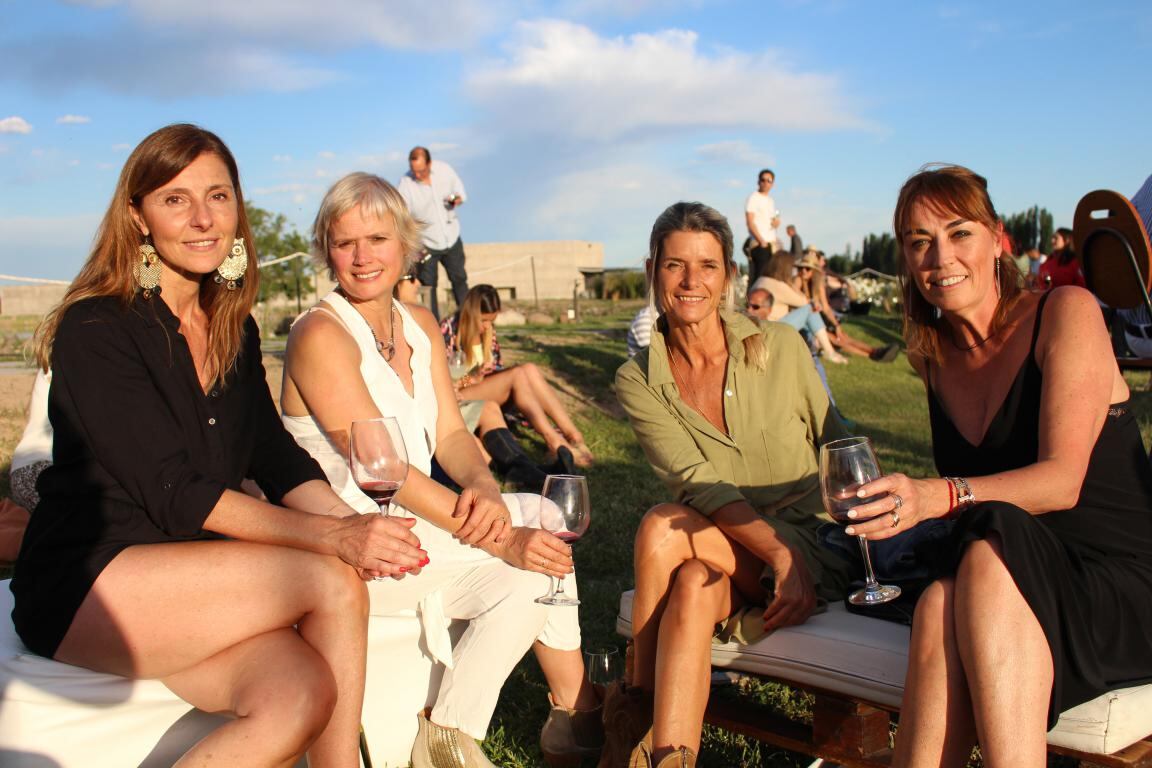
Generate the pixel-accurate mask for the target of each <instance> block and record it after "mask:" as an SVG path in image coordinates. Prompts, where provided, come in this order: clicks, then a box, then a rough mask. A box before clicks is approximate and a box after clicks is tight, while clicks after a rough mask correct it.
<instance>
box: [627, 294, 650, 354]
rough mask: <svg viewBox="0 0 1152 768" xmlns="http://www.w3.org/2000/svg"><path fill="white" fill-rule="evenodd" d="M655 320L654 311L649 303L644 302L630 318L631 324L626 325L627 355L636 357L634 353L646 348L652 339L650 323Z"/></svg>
mask: <svg viewBox="0 0 1152 768" xmlns="http://www.w3.org/2000/svg"><path fill="white" fill-rule="evenodd" d="M655 320H656V313H655V312H653V311H652V305H651V304H645V305H644V306H643V307H641V308H640V311H639V312H637V313H636V317H634V318H632V325H630V326H629V327H628V340H627V344H628V357H636V353H637V352H639V351H640V350H642V349H647V348H648V342H649V341H650V340H651V339H652V323H653V322H654V321H655Z"/></svg>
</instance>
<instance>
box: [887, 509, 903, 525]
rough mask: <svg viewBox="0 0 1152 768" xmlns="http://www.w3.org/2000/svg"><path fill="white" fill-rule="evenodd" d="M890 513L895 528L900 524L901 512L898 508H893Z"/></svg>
mask: <svg viewBox="0 0 1152 768" xmlns="http://www.w3.org/2000/svg"><path fill="white" fill-rule="evenodd" d="M888 514H890V515H892V527H893V528H895V527H896V526H898V525H900V513H899V512H897V511H896V510H892V511H891V512H889V513H888Z"/></svg>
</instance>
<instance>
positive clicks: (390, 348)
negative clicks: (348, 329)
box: [361, 304, 396, 363]
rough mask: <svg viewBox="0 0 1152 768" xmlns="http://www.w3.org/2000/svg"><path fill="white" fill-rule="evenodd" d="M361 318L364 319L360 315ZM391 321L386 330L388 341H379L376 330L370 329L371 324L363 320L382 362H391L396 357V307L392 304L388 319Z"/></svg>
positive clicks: (365, 319)
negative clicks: (381, 356)
mask: <svg viewBox="0 0 1152 768" xmlns="http://www.w3.org/2000/svg"><path fill="white" fill-rule="evenodd" d="M361 317H364V316H363V315H361ZM389 319H390V320H391V321H392V327H391V328H390V329H389V330H388V341H387V342H383V341H380V337H378V336H377V335H376V329H375V328H373V327H372V323H368V318H366V317H365V318H364V322H365V323H368V330H369V331H371V332H372V341H374V342H376V351H377V352H379V353H380V354H381V355H383V357H384V362H386V363H390V362H392V358H394V357H396V305H395V304H392V312H391V316H390V318H389Z"/></svg>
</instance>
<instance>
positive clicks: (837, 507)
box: [824, 491, 888, 523]
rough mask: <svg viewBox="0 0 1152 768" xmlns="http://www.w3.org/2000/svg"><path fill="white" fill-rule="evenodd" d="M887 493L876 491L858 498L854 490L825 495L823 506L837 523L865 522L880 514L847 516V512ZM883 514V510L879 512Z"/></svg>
mask: <svg viewBox="0 0 1152 768" xmlns="http://www.w3.org/2000/svg"><path fill="white" fill-rule="evenodd" d="M887 495H888V494H886V493H877V494H875V495H872V496H868V497H866V498H863V499H861V498H859V497H857V496H856V492H855V491H849V492H848V493H847V494H846V495H844V496H827V497H825V499H824V508H825V509H827V510H828V514H829V515H830V516H831V517H832V519H833V520H835V521H836V522H838V523H866V522H868V521H869V520H874V519H876V518H877V517H879V516H880V515H873V516H872V517H848V512H849V511H850V510H852V509H855V508H856V507H858V506H860V505H861V504H869V503H871V502H873V501H876V500H877V499H882V498H884V497H885V496H887ZM880 514H881V515H882V514H885V513H884V512H881V513H880Z"/></svg>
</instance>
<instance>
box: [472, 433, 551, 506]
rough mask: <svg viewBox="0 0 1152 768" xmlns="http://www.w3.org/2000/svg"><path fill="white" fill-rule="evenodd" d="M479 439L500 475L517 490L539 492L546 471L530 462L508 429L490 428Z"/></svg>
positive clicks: (542, 485)
mask: <svg viewBox="0 0 1152 768" xmlns="http://www.w3.org/2000/svg"><path fill="white" fill-rule="evenodd" d="M480 441H481V442H482V443H484V450H486V451H488V455H489V456H491V457H492V464H493V465H494V466H495V469H496V472H497V473H498V474H499V475H500V476H501V477H503V478H504V479H505V480H506V481H508V482H509V483H510V484H512V485H514V486H516V488H517V489H519V490H522V491H529V492H531V493H540V490H541V489H542V488H543V487H544V479H545V478H546V477H547V474H548V473H547V472H544V471H543V470H541V469H540V467H537V466H536V465H535V464H533V463H532V460H531V459H530V458H528V454H526V453H524V449H523V448H522V447H520V443H519V442H517V440H516V437H515V436H514V435H513V434H512V433H511V432H510V431H509V430H507V429H505V428H503V427H501V428H500V429H490V430H488V431H487V432H485V433H484V436H483V437H482V438H480Z"/></svg>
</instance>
